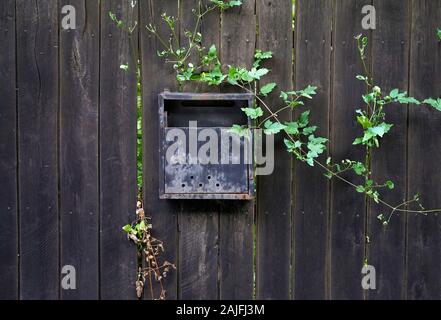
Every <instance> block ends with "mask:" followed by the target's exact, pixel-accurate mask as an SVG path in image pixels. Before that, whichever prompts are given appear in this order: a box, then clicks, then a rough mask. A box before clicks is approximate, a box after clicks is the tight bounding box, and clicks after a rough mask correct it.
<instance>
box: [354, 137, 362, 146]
mask: <svg viewBox="0 0 441 320" xmlns="http://www.w3.org/2000/svg"><path fill="white" fill-rule="evenodd" d="M362 143H363V138H357V139H355V140H354V142H352V144H353V145H354V146H356V145H359V144H362Z"/></svg>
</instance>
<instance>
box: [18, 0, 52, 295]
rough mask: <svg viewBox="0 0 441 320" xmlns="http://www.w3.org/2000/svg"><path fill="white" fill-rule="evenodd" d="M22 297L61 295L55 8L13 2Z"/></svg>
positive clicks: (40, 3) (46, 3)
mask: <svg viewBox="0 0 441 320" xmlns="http://www.w3.org/2000/svg"><path fill="white" fill-rule="evenodd" d="M16 4H17V70H18V73H17V77H18V88H19V91H18V123H19V168H20V170H19V185H20V190H19V191H20V232H19V235H20V298H21V299H57V298H58V297H59V278H60V277H59V224H58V218H59V217H58V166H57V116H58V30H57V28H58V7H57V5H54V4H53V3H52V1H38V2H37V1H25V0H21V1H17V3H16Z"/></svg>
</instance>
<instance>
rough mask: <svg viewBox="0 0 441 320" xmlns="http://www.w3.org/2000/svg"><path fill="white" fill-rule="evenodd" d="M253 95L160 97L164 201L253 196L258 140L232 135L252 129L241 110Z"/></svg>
mask: <svg viewBox="0 0 441 320" xmlns="http://www.w3.org/2000/svg"><path fill="white" fill-rule="evenodd" d="M252 104H253V96H252V95H251V94H193V93H171V92H164V93H162V94H160V95H159V123H160V128H159V130H160V134H159V137H160V172H159V174H160V179H159V183H160V185H159V196H160V198H161V199H232V200H234V199H236V200H250V199H252V198H253V197H254V165H253V160H254V159H253V150H252V149H253V137H252V134H251V135H250V136H249V137H239V136H237V135H236V134H234V133H232V132H230V130H229V129H230V128H231V127H232V126H233V125H234V124H239V125H247V124H251V122H250V119H248V118H247V116H246V115H245V114H244V113H243V111H242V110H241V108H246V107H252Z"/></svg>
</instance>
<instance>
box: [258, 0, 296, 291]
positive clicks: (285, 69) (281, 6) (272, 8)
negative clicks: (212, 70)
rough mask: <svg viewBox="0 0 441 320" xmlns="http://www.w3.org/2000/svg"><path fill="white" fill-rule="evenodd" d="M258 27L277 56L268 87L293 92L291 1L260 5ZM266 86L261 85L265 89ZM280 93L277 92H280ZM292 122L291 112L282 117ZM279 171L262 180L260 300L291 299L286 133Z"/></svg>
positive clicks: (272, 102)
mask: <svg viewBox="0 0 441 320" xmlns="http://www.w3.org/2000/svg"><path fill="white" fill-rule="evenodd" d="M256 7H257V19H258V24H259V35H258V45H257V47H258V49H261V50H264V51H268V50H270V51H272V52H273V54H274V58H273V59H272V60H270V61H269V62H267V63H265V66H266V67H267V68H269V69H271V73H270V74H269V75H268V76H266V77H265V83H267V82H272V81H274V82H277V83H278V85H279V86H278V92H279V91H280V90H283V91H288V90H290V89H292V75H293V71H292V68H291V65H292V54H293V36H292V32H288V33H287V32H280V31H279V30H286V28H287V26H291V24H292V7H291V2H290V1H282V0H279V1H271V0H258V1H257V6H256ZM265 83H261V85H264V84H265ZM276 91H277V90H276ZM265 101H266V102H267V103H268V105H269V106H271V107H272V108H274V110H276V109H277V107H278V106H279V104H280V101H281V100H280V98H279V97H278V95H277V94H276V93H275V92H274V93H272V94H270V96H269V97H268V98H267V99H266V100H265ZM279 119H280V120H283V121H285V120H290V119H291V115H290V114H289V113H287V114H284V115H283V116H280V117H279ZM274 143H275V146H274V172H273V173H272V174H271V175H268V176H260V177H258V199H257V210H258V211H257V298H258V299H289V298H290V263H291V157H290V155H289V154H288V153H287V152H286V148H285V145H284V143H283V137H282V135H279V136H277V137H276V138H275V139H274Z"/></svg>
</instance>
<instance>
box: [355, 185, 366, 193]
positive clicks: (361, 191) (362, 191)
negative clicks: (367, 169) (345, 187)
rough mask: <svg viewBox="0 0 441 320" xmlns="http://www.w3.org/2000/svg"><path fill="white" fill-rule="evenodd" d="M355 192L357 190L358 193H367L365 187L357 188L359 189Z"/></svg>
mask: <svg viewBox="0 0 441 320" xmlns="http://www.w3.org/2000/svg"><path fill="white" fill-rule="evenodd" d="M355 190H356V191H357V192H358V193H364V192H365V191H366V189H365V188H364V186H357V187H356V188H355Z"/></svg>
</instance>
